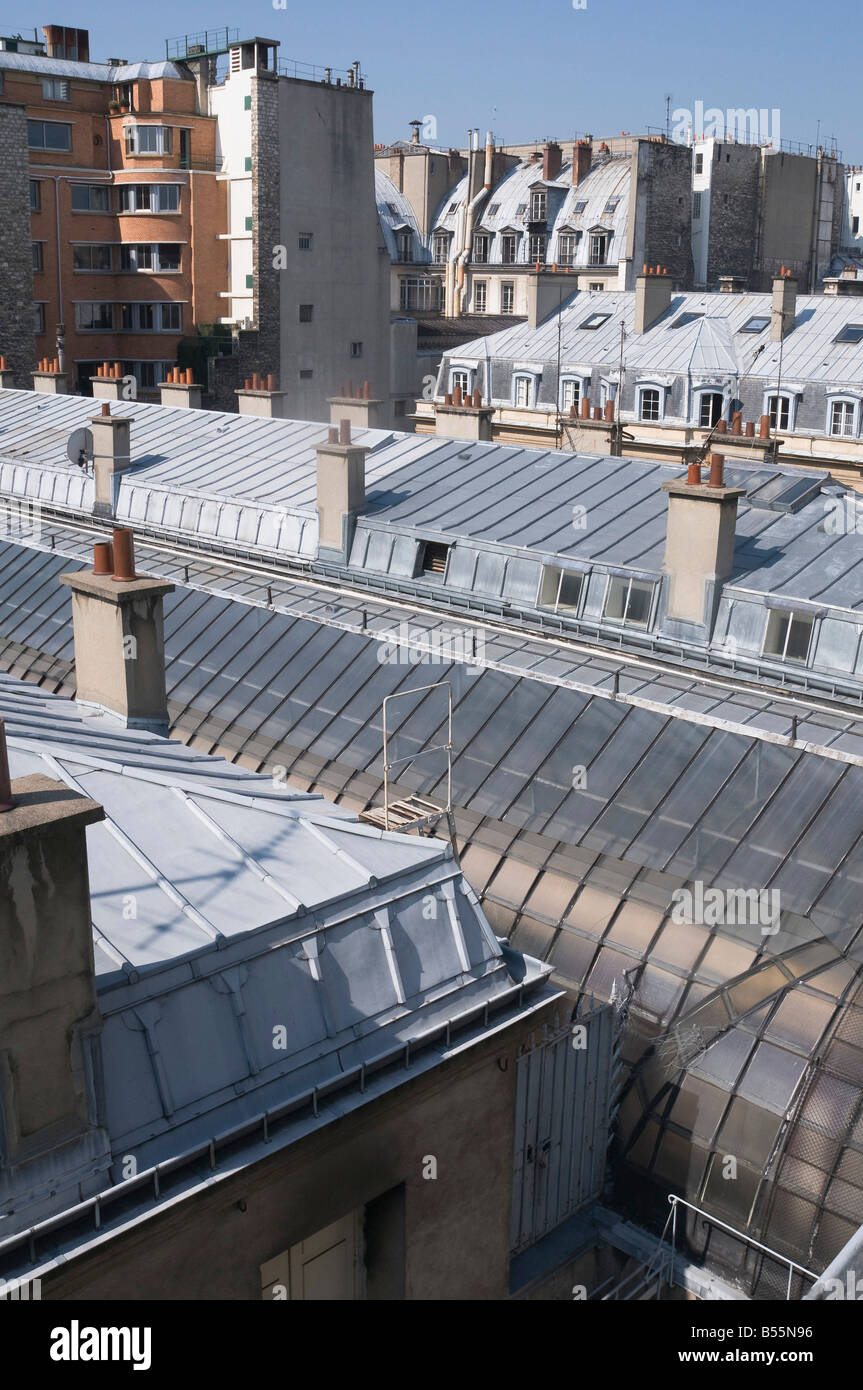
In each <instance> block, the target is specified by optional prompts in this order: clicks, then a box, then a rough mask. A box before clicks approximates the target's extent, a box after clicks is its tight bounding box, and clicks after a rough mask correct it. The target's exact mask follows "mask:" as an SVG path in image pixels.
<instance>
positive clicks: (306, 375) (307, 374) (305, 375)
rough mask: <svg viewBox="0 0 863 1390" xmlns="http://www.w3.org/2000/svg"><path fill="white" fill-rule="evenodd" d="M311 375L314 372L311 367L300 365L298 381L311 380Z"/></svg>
mask: <svg viewBox="0 0 863 1390" xmlns="http://www.w3.org/2000/svg"><path fill="white" fill-rule="evenodd" d="M313 375H314V373H313V371H312V369H311V367H301V368H300V381H311V379H312V377H313Z"/></svg>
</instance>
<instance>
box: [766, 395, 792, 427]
mask: <svg viewBox="0 0 863 1390" xmlns="http://www.w3.org/2000/svg"><path fill="white" fill-rule="evenodd" d="M767 413H768V415H769V416H770V428H771V429H772V430H777V429H778V430H787V429H788V428H789V421H790V419H791V397H790V396H768V397H767Z"/></svg>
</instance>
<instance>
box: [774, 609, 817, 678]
mask: <svg viewBox="0 0 863 1390" xmlns="http://www.w3.org/2000/svg"><path fill="white" fill-rule="evenodd" d="M811 637H812V618H811V617H810V616H809V614H807V613H792V612H785V613H783V612H782V611H781V610H778V609H773V610H772V611H771V613H770V617H769V618H768V620H767V633H766V635H765V638H764V647H763V649H762V654H763V655H764V656H778V657H779V659H780V660H781V661H795V662H798V663H799V664H800V665H802V666H805V664H806V659H807V657H808V656H809V642H810V640H811Z"/></svg>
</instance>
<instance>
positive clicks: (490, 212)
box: [488, 203, 500, 217]
mask: <svg viewBox="0 0 863 1390" xmlns="http://www.w3.org/2000/svg"><path fill="white" fill-rule="evenodd" d="M496 212H500V203H492V205H491V207H490V208H489V210H488V215H489V217H494V215H495V213H496Z"/></svg>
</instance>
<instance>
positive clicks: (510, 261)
mask: <svg viewBox="0 0 863 1390" xmlns="http://www.w3.org/2000/svg"><path fill="white" fill-rule="evenodd" d="M517 254H518V233H517V232H502V233H501V238H500V258H501V261H502V262H503V264H504V265H515V258H516V256H517Z"/></svg>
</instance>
